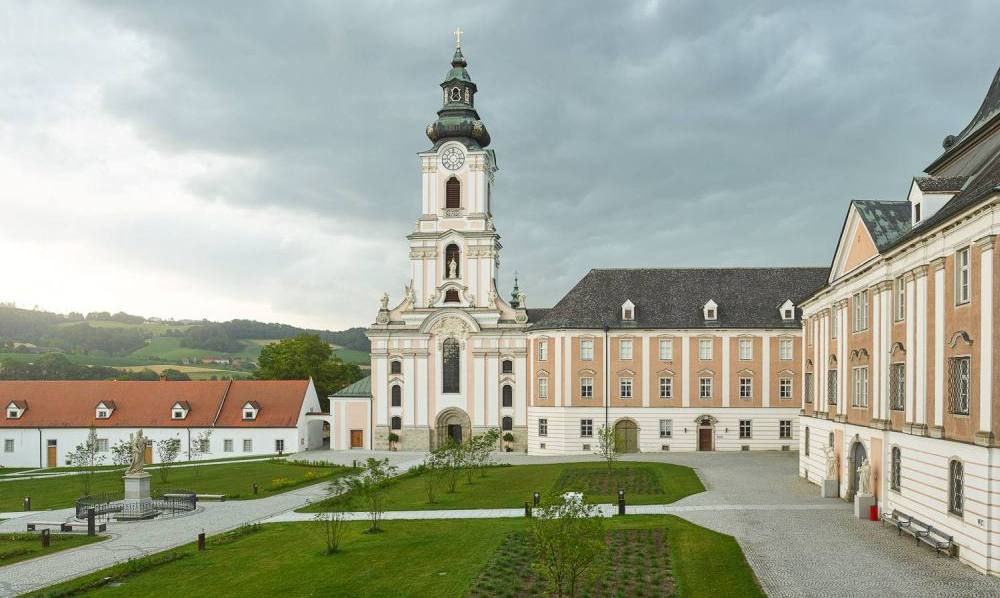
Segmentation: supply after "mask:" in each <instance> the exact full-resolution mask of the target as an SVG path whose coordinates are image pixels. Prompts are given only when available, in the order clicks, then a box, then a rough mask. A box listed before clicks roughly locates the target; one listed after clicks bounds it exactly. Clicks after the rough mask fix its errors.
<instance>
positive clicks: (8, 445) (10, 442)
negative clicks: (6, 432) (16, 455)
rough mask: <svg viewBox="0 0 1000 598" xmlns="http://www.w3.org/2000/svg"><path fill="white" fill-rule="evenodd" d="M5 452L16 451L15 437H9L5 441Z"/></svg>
mask: <svg viewBox="0 0 1000 598" xmlns="http://www.w3.org/2000/svg"><path fill="white" fill-rule="evenodd" d="M3 452H5V453H13V452H14V439H13V438H7V439H6V440H4V441H3Z"/></svg>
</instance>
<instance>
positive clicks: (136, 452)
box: [125, 428, 146, 475]
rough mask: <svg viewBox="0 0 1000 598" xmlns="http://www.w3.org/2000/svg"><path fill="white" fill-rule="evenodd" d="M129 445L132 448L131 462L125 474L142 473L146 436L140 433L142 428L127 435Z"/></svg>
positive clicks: (144, 460)
mask: <svg viewBox="0 0 1000 598" xmlns="http://www.w3.org/2000/svg"><path fill="white" fill-rule="evenodd" d="M129 447H130V448H131V449H132V462H131V463H130V464H129V466H128V470H127V471H126V472H125V475H131V474H139V473H142V472H143V471H142V469H143V466H144V465H145V464H146V437H145V436H143V435H142V428H139V431H138V432H136V433H135V434H132V435H131V436H130V437H129Z"/></svg>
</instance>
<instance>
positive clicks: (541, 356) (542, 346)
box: [538, 340, 549, 361]
mask: <svg viewBox="0 0 1000 598" xmlns="http://www.w3.org/2000/svg"><path fill="white" fill-rule="evenodd" d="M548 360H549V341H547V340H540V341H538V361H548Z"/></svg>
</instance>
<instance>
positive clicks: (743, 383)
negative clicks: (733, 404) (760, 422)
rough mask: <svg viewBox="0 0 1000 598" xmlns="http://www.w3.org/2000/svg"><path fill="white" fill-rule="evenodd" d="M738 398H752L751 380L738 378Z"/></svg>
mask: <svg viewBox="0 0 1000 598" xmlns="http://www.w3.org/2000/svg"><path fill="white" fill-rule="evenodd" d="M740 398H741V399H743V400H749V399H752V398H753V378H746V377H743V378H740Z"/></svg>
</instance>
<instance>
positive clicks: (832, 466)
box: [824, 446, 837, 480]
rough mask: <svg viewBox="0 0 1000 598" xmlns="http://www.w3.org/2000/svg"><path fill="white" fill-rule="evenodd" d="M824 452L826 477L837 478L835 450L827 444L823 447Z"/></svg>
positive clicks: (829, 478)
mask: <svg viewBox="0 0 1000 598" xmlns="http://www.w3.org/2000/svg"><path fill="white" fill-rule="evenodd" d="M824 451H825V452H826V479H828V480H836V479H837V451H836V450H835V449H834V448H833V447H832V446H828V447H826V448H825V449H824Z"/></svg>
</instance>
